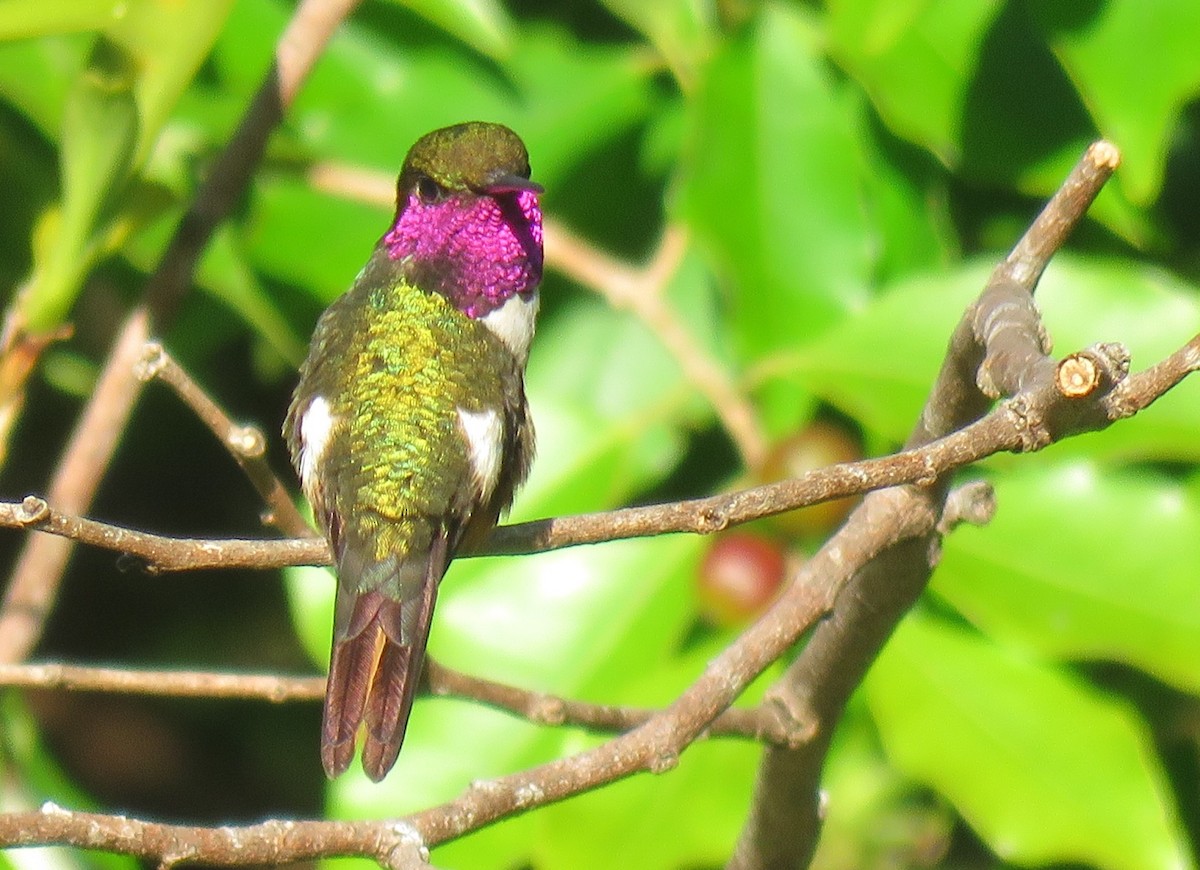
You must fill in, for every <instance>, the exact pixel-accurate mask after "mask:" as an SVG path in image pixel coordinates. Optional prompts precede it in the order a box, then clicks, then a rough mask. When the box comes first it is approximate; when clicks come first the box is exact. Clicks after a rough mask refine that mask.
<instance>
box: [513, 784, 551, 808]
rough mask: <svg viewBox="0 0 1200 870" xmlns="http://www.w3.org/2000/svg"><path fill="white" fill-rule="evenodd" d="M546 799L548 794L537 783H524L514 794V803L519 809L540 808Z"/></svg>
mask: <svg viewBox="0 0 1200 870" xmlns="http://www.w3.org/2000/svg"><path fill="white" fill-rule="evenodd" d="M545 799H546V793H545V792H544V791H543V790H542V787H541V786H540V785H538V784H537V783H536V782H527V783H524V784H523V785H521V786H518V787H517V790H516V791H515V792H513V803H514V804H515V805H516V807H517V809H524V808H525V807H536V806H539V805H540V804H541V803H542V802H543V801H545Z"/></svg>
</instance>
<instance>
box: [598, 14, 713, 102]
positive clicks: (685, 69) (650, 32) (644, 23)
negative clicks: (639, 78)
mask: <svg viewBox="0 0 1200 870" xmlns="http://www.w3.org/2000/svg"><path fill="white" fill-rule="evenodd" d="M603 2H604V5H605V6H606V7H608V9H609V11H611V12H612V13H613V14H614V15H616V16H617V17H618V18H621V19H622V20H624V21H626V22H628V23H629V25H630V26H631V27H633V28H635V29H636V30H638V31H640V32H641V33H642V34H644V35H645V36H646V38H647V39H649V40H650V43H651V44H652V45H653V46H654V47H655V48H656V49H658V51H659V52H660V53H661V54H662V56H663V58H664V59H665V60H666V62H667V65H668V66H670V68H671V72H672V73H673V74H674V75H675V78H676V79H677V80H678V81H679V82H680V84H681V85H682V86H683V87H684V88H685V89H687V88H689V87H690V86H691V85H692V84H694V82H695V81H696V76H697V71H698V69H699V67H700V65H701V64H702V63H703V61H704V59H705V57H706V56H707V55H708V53H709V51H711V48H712V44H713V41H714V35H715V34H714V32H715V27H716V22H715V21H714V20H713V19H714V16H715V9H714V7H713V5H712V4H711V3H706V2H703V0H660V2H657V3H642V2H639V0H603Z"/></svg>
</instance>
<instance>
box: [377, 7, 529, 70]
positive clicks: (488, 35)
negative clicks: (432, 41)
mask: <svg viewBox="0 0 1200 870" xmlns="http://www.w3.org/2000/svg"><path fill="white" fill-rule="evenodd" d="M392 2H393V3H397V4H399V5H401V6H407V7H408V8H409V9H411V10H412V11H413V12H415V13H417V14H418V15H420V16H421V17H422V18H425V19H426V20H427V21H431V22H433V23H434V24H436V25H437V26H438V27H441V28H442V29H443V30H445V31H446V32H447V33H450V34H453V35H454V36H455V37H457V38H458V39H461V40H462V41H463V42H465V43H467V44H468V45H470V46H471V47H472V48H474V49H475V50H476V51H479V52H482V53H483V54H486V55H487V56H488V57H491V58H494V59H497V60H499V59H501V58H504V57H506V56H507V55H508V54H509V53H510V52H511V51H512V44H513V25H512V21H511V20H510V19H509V17H508V12H507V11H506V10H505V8H504V7H503V6H502V5H501V4H500V3H498V2H497V0H392Z"/></svg>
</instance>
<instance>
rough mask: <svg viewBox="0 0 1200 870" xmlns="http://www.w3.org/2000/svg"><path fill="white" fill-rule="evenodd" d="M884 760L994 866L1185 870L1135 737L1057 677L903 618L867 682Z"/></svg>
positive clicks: (1168, 801)
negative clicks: (917, 784) (925, 787)
mask: <svg viewBox="0 0 1200 870" xmlns="http://www.w3.org/2000/svg"><path fill="white" fill-rule="evenodd" d="M866 691H867V700H868V702H869V705H870V708H871V712H872V714H873V715H874V717H875V720H876V723H877V725H878V727H879V734H880V737H881V738H882V740H883V744H884V747H885V749H886V750H887V753H888V756H889V757H890V758H891V759H892V760H893V762H894V763H896V764H897V765H899V766H900V767H901V768H902V769H903V770H905V771H906V772H907V773H909V774H910V775H912V776H914V777H916V778H917V779H919V780H921V781H923V782H926V783H928V784H930V785H932V786H933V787H934V788H936V789H937V790H938V791H939V792H941V793H942V794H943V795H945V796H946V797H947V798H948V799H949V800H950V801H951V802H952V803H953V804H954V806H955V807H956V808H957V809H958V811H959V812H961V813H962V815H963V817H964V818H965V819H966V820H967V821H968V822H969V823H970V824H971V826H972V827H973V828H974V829H975V830H976V831H977V832H978V833H979V834H980V836H981V837H982V838H983V839H984V841H985V842H987V844H988V845H989V846H990V847H991V848H992V850H993V851H995V852H996V854H998V855H999V856H1001V857H1002V858H1004V859H1006V860H1009V861H1013V862H1015V863H1020V864H1045V863H1075V862H1078V863H1083V864H1087V865H1089V866H1094V867H1099V868H1111V870H1139V868H1147V870H1150V868H1160V867H1179V868H1186V867H1192V866H1194V865H1193V862H1192V859H1191V857H1190V856H1189V855H1188V852H1187V849H1186V847H1185V846H1184V843H1183V838H1182V832H1181V830H1180V828H1179V822H1178V819H1177V817H1176V810H1175V808H1174V806H1173V803H1172V798H1171V794H1170V791H1169V789H1168V788H1167V786H1166V782H1165V779H1164V776H1163V772H1162V769H1161V767H1160V762H1159V760H1158V758H1157V756H1156V755H1155V752H1154V744H1153V741H1152V740H1151V737H1150V734H1149V733H1148V731H1147V728H1146V726H1145V724H1144V723H1143V722H1142V720H1141V719H1140V718H1139V717H1138V716H1137V714H1136V713H1135V712H1134V711H1133V710H1132V709H1131V708H1130V707H1129V706H1128V705H1126V704H1124V703H1122V702H1120V701H1117V700H1115V699H1112V698H1109V697H1106V696H1105V695H1103V694H1101V693H1100V692H1098V691H1097V690H1095V689H1092V688H1090V687H1088V686H1087V685H1085V684H1084V683H1082V682H1080V681H1078V680H1075V679H1072V678H1071V677H1069V676H1068V675H1066V674H1064V673H1063V672H1061V671H1060V670H1058V669H1057V668H1054V667H1052V666H1049V665H1045V664H1041V663H1038V662H1037V661H1033V660H1030V659H1027V658H1024V657H1021V656H1017V655H1015V654H1013V653H1012V652H1009V651H1007V650H1005V649H1004V648H1002V647H1000V646H998V645H995V644H991V643H988V642H987V641H986V640H984V639H983V638H981V637H979V636H977V635H973V634H970V633H968V632H966V631H963V630H961V629H958V628H951V627H949V626H947V625H944V624H942V623H941V622H939V621H937V620H935V619H933V618H931V617H927V616H920V615H916V614H913V615H910V616H909V617H908V618H907V619H906V620H905V621H904V623H903V624H902V625H901V626H900V628H899V629H898V630H897V631H896V634H895V635H894V636H893V637H892V639H891V640H890V641H889V642H888V645H887V647H886V648H885V650H884V652H883V654H882V655H881V656H880V658H879V660H878V661H877V662H876V663H875V665H874V666H873V667H872V668H871V671H870V673H869V675H868V677H867V681H866Z"/></svg>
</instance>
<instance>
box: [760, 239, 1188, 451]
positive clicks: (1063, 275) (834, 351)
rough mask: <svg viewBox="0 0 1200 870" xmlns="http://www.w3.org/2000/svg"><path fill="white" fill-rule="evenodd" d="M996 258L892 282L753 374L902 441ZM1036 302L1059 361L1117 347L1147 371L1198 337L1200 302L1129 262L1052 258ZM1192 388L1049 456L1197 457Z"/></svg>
mask: <svg viewBox="0 0 1200 870" xmlns="http://www.w3.org/2000/svg"><path fill="white" fill-rule="evenodd" d="M999 257H1000V255H999V254H997V255H995V257H994V258H993V259H989V260H982V259H981V260H977V261H974V262H969V263H966V264H963V265H962V266H960V267H958V268H957V269H956V270H954V271H949V272H945V273H942V274H936V275H935V274H930V275H924V276H919V277H915V278H912V279H909V280H905V281H901V282H899V283H898V284H896V285H895V286H894V287H893V288H892V289H890V290H888V291H887V292H886V293H884V294H883V295H882V296H880V297H878V298H877V299H875V300H873V301H872V302H871V304H870V305H869V306H868V307H867V308H866V309H864V310H863V311H862V312H861V313H859V314H857V315H856V316H854V317H852V318H849V319H847V320H845V321H844V322H843V323H841V324H839V325H838V326H837V327H836V328H834V329H832V330H830V331H829V332H828V333H826V334H825V335H823V336H821V337H820V338H819V339H818V340H817V341H815V342H813V343H812V344H810V345H809V346H807V347H803V348H801V349H800V350H797V351H795V352H793V353H780V354H777V355H776V356H775V357H774V358H770V359H767V360H764V361H763V363H762V364H761V367H760V369H759V370H758V372H757V374H756V378H769V377H780V378H784V377H787V378H793V379H795V380H797V381H798V382H799V383H800V384H801V385H802V386H803V387H804V388H805V389H807V390H810V391H812V392H814V393H816V394H817V395H819V396H821V397H822V398H824V399H825V400H826V401H829V402H831V403H833V404H834V405H836V406H837V407H838V408H840V409H842V410H843V411H845V412H846V413H847V414H850V415H851V416H853V417H855V418H856V419H857V420H859V421H860V422H862V423H863V424H864V425H866V426H867V427H868V428H870V429H872V430H874V431H877V432H879V433H881V434H883V435H885V436H886V437H888V438H889V439H891V440H893V441H902V440H903V439H904V438H905V437H906V436H907V434H908V432H909V431H910V430H911V428H912V426H913V424H914V423H915V421H916V419H917V415H918V414H919V413H920V409H921V406H922V404H923V402H924V401H925V397H926V396H927V395H928V393H929V389H930V387H931V386H932V385H933V380H934V378H935V377H936V376H937V371H938V368H939V367H940V365H941V362H942V359H943V357H944V356H945V352H946V344H947V342H948V340H949V338H950V334H951V332H952V331H953V329H954V326H955V325H956V324H957V323H958V321H959V319H960V318H961V317H962V314H963V312H964V311H965V310H966V308H967V306H968V305H970V304H971V303H972V302H973V301H974V299H975V298H976V297H977V296H978V294H979V292H980V291H981V290H982V289H983V287H984V286H985V284H986V283H987V280H988V276H989V275H990V273H991V271H992V268H993V266H994V262H995V261H997V260H998V259H999ZM1037 301H1038V304H1039V306H1040V307H1041V309H1042V311H1043V315H1044V320H1045V323H1046V326H1047V328H1048V329H1049V331H1050V335H1051V337H1052V338H1053V339H1054V344H1055V349H1056V351H1057V352H1058V354H1059V355H1065V354H1067V353H1071V352H1073V351H1075V350H1079V349H1082V348H1084V347H1087V346H1088V345H1090V344H1093V343H1095V342H1098V341H1119V342H1121V343H1123V344H1125V345H1126V346H1127V347H1128V348H1129V349H1130V352H1131V353H1132V354H1133V359H1134V367H1135V368H1145V367H1147V366H1150V365H1152V364H1154V363H1156V362H1158V361H1159V360H1160V359H1162V358H1163V357H1165V356H1167V355H1168V354H1170V353H1171V352H1172V351H1174V350H1175V349H1177V348H1178V347H1180V346H1181V345H1182V344H1183V343H1184V342H1186V341H1187V340H1188V339H1189V338H1190V337H1191V336H1192V335H1194V334H1195V333H1196V332H1197V331H1200V303H1197V301H1196V298H1195V291H1194V290H1193V289H1192V288H1191V287H1190V285H1187V284H1184V283H1183V282H1181V281H1179V280H1178V279H1175V278H1172V277H1171V276H1170V275H1168V274H1167V273H1166V272H1164V271H1162V270H1161V269H1157V268H1154V267H1150V266H1145V265H1142V264H1139V263H1134V262H1131V261H1128V260H1120V259H1115V258H1100V257H1088V258H1083V257H1080V256H1077V255H1073V254H1072V253H1071V252H1069V251H1064V252H1061V253H1059V254H1058V255H1057V256H1056V257H1055V259H1054V261H1053V262H1052V263H1051V265H1050V268H1049V269H1048V270H1047V271H1046V274H1045V276H1044V277H1043V278H1042V281H1041V284H1040V285H1039V287H1038V290H1037ZM881 359H885V360H886V363H884V364H881V363H880V360H881ZM1197 390H1200V384H1196V383H1192V382H1191V381H1188V382H1185V383H1183V384H1181V385H1180V386H1179V387H1176V388H1175V389H1174V390H1173V391H1171V392H1170V393H1169V394H1167V395H1166V396H1165V397H1164V398H1162V399H1160V400H1159V401H1158V402H1156V403H1155V404H1154V405H1153V406H1151V407H1150V408H1149V409H1147V410H1146V411H1144V412H1142V413H1141V414H1139V415H1138V416H1136V417H1134V418H1133V419H1131V420H1122V421H1120V422H1118V423H1117V424H1116V425H1114V426H1112V427H1110V428H1109V429H1107V430H1105V431H1103V432H1100V433H1096V434H1089V435H1087V436H1084V437H1082V438H1072V439H1068V440H1067V441H1066V442H1064V443H1062V444H1058V445H1055V447H1054V451H1055V453H1056V454H1061V453H1064V452H1071V451H1086V452H1088V453H1089V454H1090V455H1094V456H1103V457H1104V458H1105V459H1108V460H1113V461H1116V460H1127V459H1130V458H1154V459H1184V460H1192V459H1196V458H1200V442H1197V439H1196V438H1195V437H1194V433H1195V432H1196V431H1200V402H1197V401H1196V399H1195V397H1196V395H1197V392H1196V391H1197Z"/></svg>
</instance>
